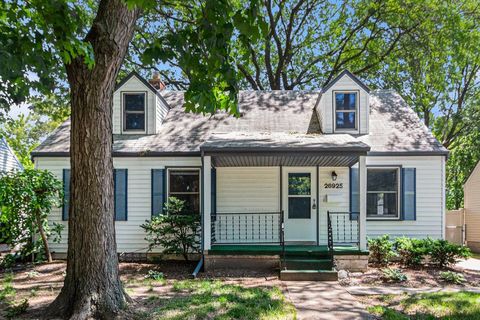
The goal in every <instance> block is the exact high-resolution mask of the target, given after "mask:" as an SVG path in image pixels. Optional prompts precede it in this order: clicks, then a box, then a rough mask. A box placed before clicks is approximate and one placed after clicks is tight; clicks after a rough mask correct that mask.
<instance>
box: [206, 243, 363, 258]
mask: <svg viewBox="0 0 480 320" xmlns="http://www.w3.org/2000/svg"><path fill="white" fill-rule="evenodd" d="M285 252H286V253H289V254H295V253H297V254H301V253H314V254H327V253H328V247H327V246H326V245H318V246H317V245H288V244H287V245H285ZM281 253H282V246H281V245H256V244H214V245H212V248H211V249H210V250H208V254H211V255H267V256H268V255H279V254H281ZM333 254H334V255H352V254H355V255H368V250H360V249H359V248H358V247H356V246H348V245H347V246H335V247H334V248H333Z"/></svg>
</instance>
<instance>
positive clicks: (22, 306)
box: [5, 299, 29, 319]
mask: <svg viewBox="0 0 480 320" xmlns="http://www.w3.org/2000/svg"><path fill="white" fill-rule="evenodd" d="M28 306H29V304H28V300H27V299H23V300H22V301H21V302H20V303H18V304H10V305H9V306H8V307H7V308H6V309H5V311H6V314H5V315H6V317H7V319H16V318H18V316H19V315H21V314H22V313H25V311H27V309H28Z"/></svg>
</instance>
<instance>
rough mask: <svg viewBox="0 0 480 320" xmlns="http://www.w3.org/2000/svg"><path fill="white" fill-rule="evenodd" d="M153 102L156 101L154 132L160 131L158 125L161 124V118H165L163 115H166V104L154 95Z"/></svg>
mask: <svg viewBox="0 0 480 320" xmlns="http://www.w3.org/2000/svg"><path fill="white" fill-rule="evenodd" d="M155 102H156V112H155V115H156V124H155V130H156V131H155V133H158V132H159V131H160V127H161V126H162V122H163V119H165V117H166V116H167V113H168V106H167V105H166V104H165V103H164V102H163V101H162V99H160V98H159V97H158V96H155Z"/></svg>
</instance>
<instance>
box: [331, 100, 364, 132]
mask: <svg viewBox="0 0 480 320" xmlns="http://www.w3.org/2000/svg"><path fill="white" fill-rule="evenodd" d="M334 95H335V100H334V104H335V105H334V110H335V120H334V121H335V130H357V113H358V93H357V92H351V91H350V92H345V91H342V92H340V91H335V92H334Z"/></svg>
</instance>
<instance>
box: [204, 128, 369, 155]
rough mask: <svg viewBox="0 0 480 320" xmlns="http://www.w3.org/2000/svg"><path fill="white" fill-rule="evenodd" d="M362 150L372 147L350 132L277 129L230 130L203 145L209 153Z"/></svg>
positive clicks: (211, 137) (212, 137)
mask: <svg viewBox="0 0 480 320" xmlns="http://www.w3.org/2000/svg"><path fill="white" fill-rule="evenodd" d="M251 149H255V150H262V151H272V152H278V151H285V152H287V151H294V152H296V151H305V152H308V151H316V152H322V151H329V152H332V151H335V152H337V151H338V152H341V151H344V152H347V151H348V152H353V151H355V152H363V153H365V154H366V152H367V151H369V150H370V147H369V146H368V145H367V144H365V143H363V142H361V141H359V140H358V139H356V138H354V137H352V136H351V135H349V134H335V135H334V134H300V133H278V132H229V133H223V134H215V133H214V134H212V135H211V136H210V138H209V139H208V140H207V141H206V142H205V143H203V144H202V145H201V146H200V150H202V151H209V152H225V151H235V152H241V151H248V150H251Z"/></svg>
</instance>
